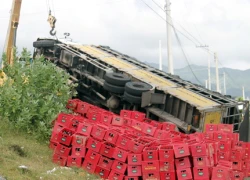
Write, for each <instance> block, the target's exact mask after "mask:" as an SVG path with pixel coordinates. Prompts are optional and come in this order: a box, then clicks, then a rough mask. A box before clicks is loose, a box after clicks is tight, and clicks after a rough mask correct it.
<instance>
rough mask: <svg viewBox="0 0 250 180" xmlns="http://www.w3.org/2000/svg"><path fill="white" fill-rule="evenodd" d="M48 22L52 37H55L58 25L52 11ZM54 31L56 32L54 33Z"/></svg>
mask: <svg viewBox="0 0 250 180" xmlns="http://www.w3.org/2000/svg"><path fill="white" fill-rule="evenodd" d="M48 22H49V24H50V27H51V30H50V35H51V36H55V35H56V31H54V30H55V27H56V26H55V24H56V18H55V17H54V16H52V15H51V11H49V17H48ZM53 31H54V32H53Z"/></svg>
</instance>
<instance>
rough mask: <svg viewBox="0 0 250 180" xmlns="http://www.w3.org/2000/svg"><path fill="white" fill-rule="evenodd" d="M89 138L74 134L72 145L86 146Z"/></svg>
mask: <svg viewBox="0 0 250 180" xmlns="http://www.w3.org/2000/svg"><path fill="white" fill-rule="evenodd" d="M87 140H88V137H87V136H84V135H81V134H74V135H73V136H72V143H71V144H72V145H73V146H86V143H87Z"/></svg>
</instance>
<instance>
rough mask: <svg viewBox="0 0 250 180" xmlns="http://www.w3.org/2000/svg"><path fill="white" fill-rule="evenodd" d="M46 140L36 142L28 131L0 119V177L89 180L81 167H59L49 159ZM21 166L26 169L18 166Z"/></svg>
mask: <svg viewBox="0 0 250 180" xmlns="http://www.w3.org/2000/svg"><path fill="white" fill-rule="evenodd" d="M52 154H53V152H52V150H50V149H49V148H48V144H44V143H43V144H41V143H38V142H37V141H36V140H35V139H34V138H33V137H32V136H31V135H28V134H25V133H23V132H18V131H16V129H13V128H12V127H10V126H9V125H8V124H6V123H5V122H3V121H2V120H0V179H1V177H3V178H5V179H6V180H33V179H44V180H58V179H60V180H78V179H79V180H80V179H81V180H82V179H86V180H88V179H89V180H93V179H98V177H96V176H93V175H89V174H88V173H86V172H85V171H83V170H82V169H77V168H67V167H59V166H57V165H56V164H54V163H52V161H51V159H52ZM19 166H25V167H27V169H21V168H19Z"/></svg>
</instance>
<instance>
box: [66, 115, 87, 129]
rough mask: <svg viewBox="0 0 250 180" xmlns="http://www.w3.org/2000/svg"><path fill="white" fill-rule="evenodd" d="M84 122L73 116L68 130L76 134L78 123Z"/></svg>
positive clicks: (81, 118)
mask: <svg viewBox="0 0 250 180" xmlns="http://www.w3.org/2000/svg"><path fill="white" fill-rule="evenodd" d="M84 121H86V120H85V119H84V118H83V117H81V116H74V117H73V118H72V120H71V122H70V124H69V129H71V130H72V131H74V132H76V130H77V128H78V126H79V124H80V123H83V122H84Z"/></svg>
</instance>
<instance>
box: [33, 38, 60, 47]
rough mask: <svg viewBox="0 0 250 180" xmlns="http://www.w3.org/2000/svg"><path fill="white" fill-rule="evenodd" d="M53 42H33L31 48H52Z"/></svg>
mask: <svg viewBox="0 0 250 180" xmlns="http://www.w3.org/2000/svg"><path fill="white" fill-rule="evenodd" d="M54 45H55V41H53V40H40V41H35V42H33V47H35V48H41V47H54Z"/></svg>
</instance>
